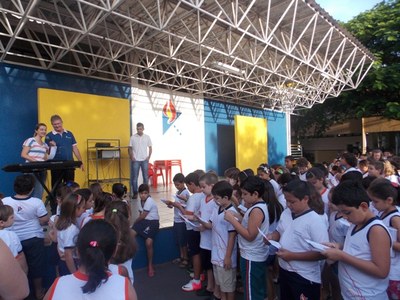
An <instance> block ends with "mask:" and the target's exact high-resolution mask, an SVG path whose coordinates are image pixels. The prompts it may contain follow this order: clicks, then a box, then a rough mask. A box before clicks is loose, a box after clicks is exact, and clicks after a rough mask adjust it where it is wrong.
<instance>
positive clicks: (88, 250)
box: [44, 220, 137, 300]
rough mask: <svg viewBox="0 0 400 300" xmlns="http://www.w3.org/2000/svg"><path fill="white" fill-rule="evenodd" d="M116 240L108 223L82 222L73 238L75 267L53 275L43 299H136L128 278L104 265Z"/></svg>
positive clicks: (112, 228)
mask: <svg viewBox="0 0 400 300" xmlns="http://www.w3.org/2000/svg"><path fill="white" fill-rule="evenodd" d="M117 242H118V240H117V233H116V231H115V229H114V227H113V226H112V225H111V224H110V223H108V222H106V221H104V220H93V221H91V222H89V223H88V224H86V225H85V226H84V227H83V228H82V230H81V231H80V233H79V235H78V240H77V248H78V252H79V258H80V266H79V269H78V271H76V272H74V273H73V274H70V275H66V276H62V277H59V278H57V279H56V280H55V281H54V283H53V284H52V286H51V287H50V289H49V290H48V292H47V294H46V296H45V297H44V300H51V299H54V300H69V299H87V300H91V299H93V300H113V299H115V300H119V299H129V300H136V299H137V296H136V292H135V290H134V288H133V286H132V284H131V283H130V281H129V279H128V278H126V277H123V276H120V275H118V274H112V273H110V272H108V269H107V266H108V262H109V261H110V259H111V257H112V255H113V253H114V251H115V249H116V246H117Z"/></svg>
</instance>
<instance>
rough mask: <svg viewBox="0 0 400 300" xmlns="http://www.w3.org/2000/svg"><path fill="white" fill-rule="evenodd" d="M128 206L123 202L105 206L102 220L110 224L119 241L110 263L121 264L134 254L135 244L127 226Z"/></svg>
mask: <svg viewBox="0 0 400 300" xmlns="http://www.w3.org/2000/svg"><path fill="white" fill-rule="evenodd" d="M129 216H130V212H129V206H128V205H127V204H126V203H125V202H123V201H120V200H118V201H113V202H111V203H110V204H109V205H107V206H106V210H105V212H104V220H106V221H108V222H110V223H111V224H112V225H113V226H114V228H115V229H116V230H117V232H118V236H119V241H118V247H117V250H116V252H115V255H114V256H113V257H112V259H111V262H112V263H114V264H122V263H124V262H126V261H127V260H128V259H131V258H132V257H133V256H134V255H135V254H136V249H137V244H136V240H135V238H134V235H133V234H132V233H133V232H132V230H131V228H130V226H129Z"/></svg>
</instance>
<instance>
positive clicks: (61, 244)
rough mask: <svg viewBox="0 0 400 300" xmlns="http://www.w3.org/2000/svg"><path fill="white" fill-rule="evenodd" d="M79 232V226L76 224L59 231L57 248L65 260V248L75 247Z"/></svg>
mask: <svg viewBox="0 0 400 300" xmlns="http://www.w3.org/2000/svg"><path fill="white" fill-rule="evenodd" d="M78 234H79V228H78V227H77V226H76V225H75V224H71V225H70V226H69V227H68V228H66V229H64V230H59V231H57V250H58V254H59V255H60V258H61V259H62V260H65V256H64V254H65V249H71V248H75V246H76V240H77V238H78Z"/></svg>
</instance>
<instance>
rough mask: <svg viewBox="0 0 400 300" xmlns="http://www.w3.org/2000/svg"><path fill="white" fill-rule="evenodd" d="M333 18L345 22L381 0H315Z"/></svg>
mask: <svg viewBox="0 0 400 300" xmlns="http://www.w3.org/2000/svg"><path fill="white" fill-rule="evenodd" d="M315 2H317V3H318V4H319V5H320V6H321V7H322V8H323V9H324V10H325V11H327V12H328V13H329V14H330V15H331V16H332V17H333V18H334V19H336V20H338V21H342V22H347V21H349V20H350V19H352V18H353V17H355V16H357V15H358V14H359V13H361V12H364V11H366V10H370V9H371V8H373V7H374V6H375V5H376V4H378V3H379V2H382V0H315Z"/></svg>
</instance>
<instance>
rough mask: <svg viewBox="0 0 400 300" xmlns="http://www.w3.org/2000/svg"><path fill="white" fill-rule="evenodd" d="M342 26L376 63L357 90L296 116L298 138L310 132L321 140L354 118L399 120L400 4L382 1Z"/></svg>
mask: <svg viewBox="0 0 400 300" xmlns="http://www.w3.org/2000/svg"><path fill="white" fill-rule="evenodd" d="M341 25H342V26H344V27H345V28H346V29H347V30H348V31H350V32H351V33H352V34H353V35H354V36H355V37H356V38H357V39H358V40H359V41H360V42H361V43H362V44H363V45H364V46H366V47H367V48H368V49H369V50H370V51H371V52H372V53H373V54H374V56H375V57H376V61H375V63H374V65H373V67H372V68H371V70H370V71H369V73H368V74H367V76H366V77H365V79H364V80H363V81H362V82H361V84H360V85H359V87H358V88H357V89H356V90H351V91H346V92H343V93H342V94H341V95H340V96H339V97H337V98H332V99H327V100H326V101H325V102H324V103H323V104H320V105H314V106H313V107H312V108H311V109H309V110H303V111H302V112H301V113H300V115H299V116H294V117H293V118H292V120H293V121H292V129H293V130H294V131H295V133H296V135H297V136H303V135H304V134H305V132H306V130H307V129H310V128H313V135H314V136H321V135H323V133H324V132H325V131H326V130H327V129H328V128H329V127H330V126H332V125H333V124H335V123H339V122H343V121H344V120H346V119H349V118H355V117H356V118H361V117H368V116H384V117H387V118H389V119H400V102H399V101H400V0H388V1H382V2H381V3H379V4H377V5H376V6H375V7H374V8H373V9H371V10H369V11H366V12H363V13H361V14H359V15H358V16H356V17H355V18H353V19H352V20H350V21H349V22H347V23H344V24H341Z"/></svg>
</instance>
